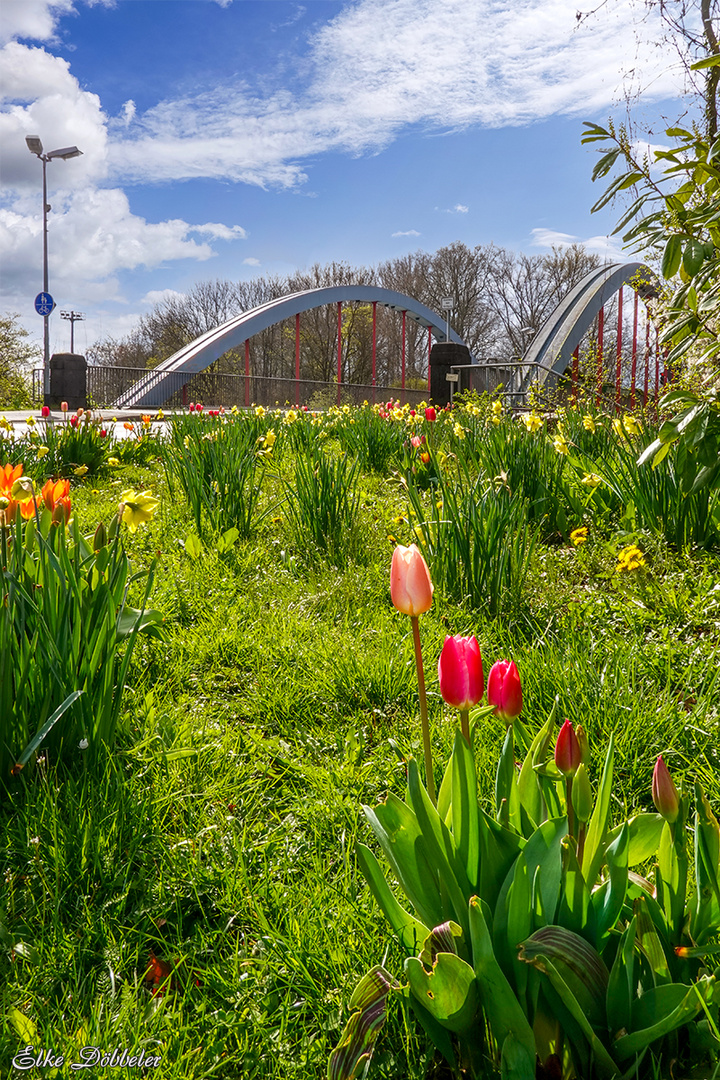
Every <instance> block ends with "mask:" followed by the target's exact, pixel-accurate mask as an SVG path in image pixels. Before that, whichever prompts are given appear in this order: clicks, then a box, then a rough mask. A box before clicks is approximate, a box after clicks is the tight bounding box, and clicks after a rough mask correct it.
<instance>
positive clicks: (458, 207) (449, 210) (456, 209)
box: [435, 203, 470, 214]
mask: <svg viewBox="0 0 720 1080" xmlns="http://www.w3.org/2000/svg"><path fill="white" fill-rule="evenodd" d="M435 209H436V210H440V207H439V206H436V207H435ZM469 210H470V207H469V206H464V205H463V204H462V203H455V205H454V206H450V207H444V208H443V209H442V210H441V213H443V214H467V213H468V211H469Z"/></svg>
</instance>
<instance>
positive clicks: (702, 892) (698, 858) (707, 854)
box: [690, 784, 720, 945]
mask: <svg viewBox="0 0 720 1080" xmlns="http://www.w3.org/2000/svg"><path fill="white" fill-rule="evenodd" d="M695 878H696V895H695V899H694V901H693V904H692V906H691V910H690V932H691V934H692V936H693V939H694V940H695V941H696V942H697V943H698V944H699V945H700V944H702V943H703V942H705V941H706V940H707V939H708V938H709V937H710V936H711V935H712V934H714V933H716V932H717V930H718V927H720V825H719V824H718V820H717V818H716V817H715V815H714V814H713V812H712V809H711V807H710V803H709V802H708V800H707V799H706V797H705V793H704V792H703V790H702V788H701V787H700V785H699V784H695Z"/></svg>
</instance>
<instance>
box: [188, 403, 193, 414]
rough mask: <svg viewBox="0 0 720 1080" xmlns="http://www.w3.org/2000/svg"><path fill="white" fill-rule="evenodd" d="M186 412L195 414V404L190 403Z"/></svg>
mask: <svg viewBox="0 0 720 1080" xmlns="http://www.w3.org/2000/svg"><path fill="white" fill-rule="evenodd" d="M188 412H195V402H194V401H191V402H190V404H189V405H188Z"/></svg>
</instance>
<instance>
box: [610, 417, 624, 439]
mask: <svg viewBox="0 0 720 1080" xmlns="http://www.w3.org/2000/svg"><path fill="white" fill-rule="evenodd" d="M612 426H613V431H614V432H615V434H616V435H617V436H618V437H620V436H621V435H622V434H623V425H622V420H618V418H617V417H615V419H614V420H613V422H612Z"/></svg>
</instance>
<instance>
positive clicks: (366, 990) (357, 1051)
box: [327, 965, 400, 1080]
mask: <svg viewBox="0 0 720 1080" xmlns="http://www.w3.org/2000/svg"><path fill="white" fill-rule="evenodd" d="M399 988H400V984H399V983H398V982H396V981H395V979H393V977H392V975H390V974H389V972H387V971H386V970H385V968H383V967H381V966H380V965H378V966H377V967H374V968H372V969H371V970H370V971H368V973H367V975H364V976H363V977H362V979H361V980H360V982H359V983H358V985H357V986H356V987H355V991H354V993H353V995H352V997H351V998H350V1008H351V1009H355V1010H356V1011H355V1012H354V1013H353V1014H352V1016H351V1017H350V1019H349V1020H348V1022H347V1024H346V1025H345V1030H344V1031H343V1033H342V1036H341V1038H340V1042H339V1043H338V1044H337V1046H336V1047H335V1049H334V1050H333V1052H332V1054H331V1055H330V1060H329V1062H328V1071H327V1075H328V1080H353V1077H357V1076H359V1075H360V1073H361V1072H362V1069H363V1067H364V1066H366V1065H367V1064H368V1063H369V1061H370V1058H371V1057H372V1054H373V1050H374V1048H375V1040H376V1039H377V1037H378V1035H379V1033H380V1029H381V1028H382V1026H383V1024H384V1023H385V1010H386V1007H387V997H388V994H389V993H390V991H391V990H397V989H399Z"/></svg>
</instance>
